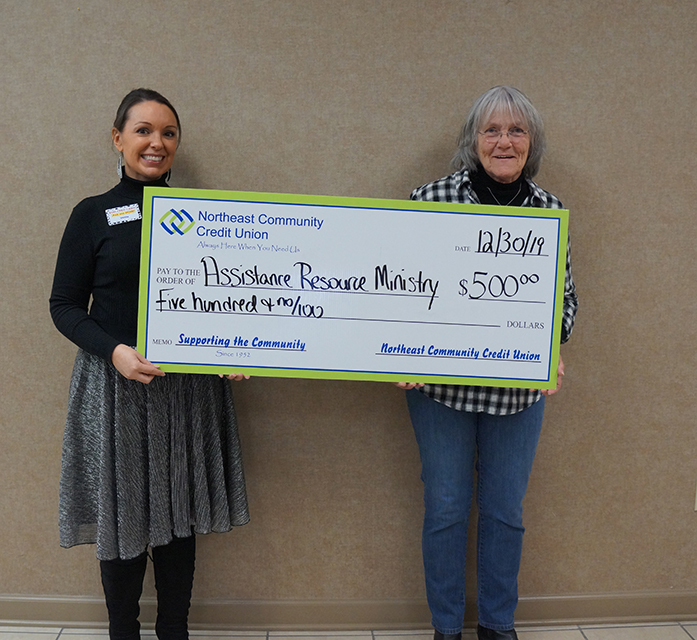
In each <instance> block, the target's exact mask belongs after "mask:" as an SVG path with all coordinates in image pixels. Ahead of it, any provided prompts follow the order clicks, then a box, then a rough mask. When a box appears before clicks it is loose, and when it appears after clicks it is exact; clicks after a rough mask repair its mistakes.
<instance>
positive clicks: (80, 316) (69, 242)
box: [50, 177, 166, 362]
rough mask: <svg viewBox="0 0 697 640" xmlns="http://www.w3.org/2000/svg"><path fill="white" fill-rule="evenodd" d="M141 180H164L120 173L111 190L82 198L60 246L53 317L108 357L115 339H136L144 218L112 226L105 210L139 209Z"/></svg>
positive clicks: (90, 349)
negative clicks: (130, 206)
mask: <svg viewBox="0 0 697 640" xmlns="http://www.w3.org/2000/svg"><path fill="white" fill-rule="evenodd" d="M145 186H166V183H165V181H164V179H160V180H157V181H155V182H140V181H138V180H132V179H131V178H127V177H124V178H122V179H121V182H120V183H119V184H117V185H116V186H115V187H114V188H113V189H111V190H110V191H107V192H106V193H103V194H102V195H99V196H94V197H92V198H87V199H85V200H83V201H82V202H80V204H78V205H77V206H76V207H75V209H73V213H72V214H71V216H70V219H69V220H68V224H67V226H66V228H65V232H64V233H63V239H62V240H61V244H60V249H59V250H58V260H57V262H56V272H55V276H54V278H53V289H52V291H51V299H50V308H51V317H52V318H53V322H54V323H55V325H56V327H57V328H58V330H59V331H60V332H61V333H62V334H63V335H64V336H66V337H67V338H68V339H69V340H72V341H73V342H74V343H75V344H76V345H77V346H78V347H81V348H82V349H84V350H85V351H87V352H89V353H92V354H94V355H97V356H100V357H102V358H104V359H105V360H107V361H109V362H111V354H112V352H113V350H114V348H115V347H116V346H117V345H118V344H122V343H123V344H127V345H131V346H135V344H136V334H137V324H138V279H139V267H140V232H141V226H142V220H134V221H132V222H123V223H121V224H117V225H113V226H110V225H109V224H108V222H107V214H106V210H107V209H114V208H116V207H122V206H127V205H132V204H137V205H138V207H139V209H140V211H141V213H142V210H143V187H145ZM90 297H91V298H92V303H91V304H90Z"/></svg>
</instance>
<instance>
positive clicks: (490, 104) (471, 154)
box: [453, 86, 547, 178]
mask: <svg viewBox="0 0 697 640" xmlns="http://www.w3.org/2000/svg"><path fill="white" fill-rule="evenodd" d="M501 112H503V113H505V114H507V115H510V116H511V117H512V118H514V119H518V118H520V119H522V120H523V122H524V127H525V129H527V131H528V132H529V134H530V150H529V151H528V159H527V161H526V163H525V167H523V175H524V176H525V177H526V178H533V177H534V176H535V175H536V174H537V172H538V171H539V170H540V163H541V162H542V156H543V155H544V152H545V148H546V146H547V145H546V142H545V131H544V126H543V124H542V117H541V116H540V114H539V112H538V111H537V109H535V107H534V106H533V105H532V102H530V100H529V99H528V97H527V96H526V95H525V94H524V93H523V92H522V91H519V90H518V89H515V88H514V87H508V86H498V87H493V88H491V89H489V90H488V91H486V92H485V93H483V94H482V95H481V96H479V97H478V98H477V99H476V100H475V101H474V104H473V105H472V108H471V109H470V111H469V113H468V114H467V120H465V124H464V125H463V127H462V131H461V132H460V137H459V138H458V140H457V151H456V153H455V157H454V158H453V166H454V167H455V168H456V169H467V170H468V171H474V170H476V169H477V167H478V166H479V154H478V153H477V133H478V131H479V129H480V127H481V126H482V125H483V124H484V123H485V122H486V120H488V119H489V118H490V117H491V115H492V114H493V113H501Z"/></svg>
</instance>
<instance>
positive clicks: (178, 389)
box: [59, 350, 249, 560]
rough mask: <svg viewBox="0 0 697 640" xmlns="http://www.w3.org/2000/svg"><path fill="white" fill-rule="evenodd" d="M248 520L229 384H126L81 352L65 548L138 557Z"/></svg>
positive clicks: (64, 510)
mask: <svg viewBox="0 0 697 640" xmlns="http://www.w3.org/2000/svg"><path fill="white" fill-rule="evenodd" d="M248 521H249V513H248V510H247V493H246V488H245V481H244V473H243V470H242V456H241V450H240V441H239V436H238V433H237V420H236V418H235V409H234V406H233V403H232V392H231V390H230V383H229V382H228V381H227V380H224V379H220V378H219V377H218V376H215V375H195V374H177V373H168V374H167V375H166V376H164V377H158V378H155V379H153V381H152V382H151V383H150V384H147V385H146V384H142V383H140V382H136V381H133V380H127V379H126V378H124V377H123V376H122V375H120V374H119V373H118V372H117V371H116V369H115V368H114V367H113V366H112V365H111V364H110V363H107V362H106V361H105V360H104V359H102V358H99V357H97V356H93V355H90V354H89V353H87V352H85V351H82V350H80V351H79V352H78V354H77V357H76V358H75V366H74V368H73V376H72V379H71V382H70V398H69V401H68V418H67V421H66V425H65V435H64V437H63V461H62V468H61V481H60V511H59V529H60V542H61V546H63V547H72V546H74V545H77V544H93V543H96V545H97V558H99V559H100V560H112V559H114V558H123V559H128V558H134V557H136V556H137V555H139V554H141V553H143V551H144V550H145V549H146V548H147V547H148V546H149V545H151V546H160V545H164V544H168V543H169V542H171V540H172V537H173V536H177V537H186V536H189V535H191V531H192V530H193V531H194V532H196V533H211V532H224V531H229V530H230V529H231V528H232V527H233V526H237V525H243V524H246V523H247V522H248Z"/></svg>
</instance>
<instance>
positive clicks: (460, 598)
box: [398, 86, 578, 640]
mask: <svg viewBox="0 0 697 640" xmlns="http://www.w3.org/2000/svg"><path fill="white" fill-rule="evenodd" d="M544 149H545V139H544V130H543V127H542V119H541V118H540V115H539V113H538V112H537V110H536V109H535V107H534V106H533V105H532V103H531V102H530V100H528V98H527V97H526V96H525V95H523V94H522V93H521V92H520V91H518V90H517V89H514V88H512V87H505V86H500V87H494V88H493V89H490V90H489V91H487V92H486V93H484V94H483V95H482V96H480V97H479V98H478V99H477V100H476V101H475V103H474V105H473V106H472V108H471V109H470V112H469V114H468V116H467V121H466V122H465V125H464V127H463V129H462V133H461V135H460V139H459V143H458V150H457V153H456V155H455V158H454V159H453V163H454V165H455V166H456V168H457V171H455V173H452V174H450V175H449V176H446V177H445V178H441V179H440V180H436V181H435V182H432V183H429V184H425V185H423V186H421V187H419V188H418V189H415V190H414V191H413V192H412V194H411V198H412V200H427V201H442V202H462V203H469V204H488V205H502V206H515V207H542V208H548V209H561V208H562V205H561V203H560V202H559V200H558V199H557V198H555V197H554V196H553V195H552V194H551V193H548V192H547V191H544V190H543V189H541V188H540V187H539V186H538V185H537V184H535V183H534V182H533V181H532V178H533V177H534V176H535V174H536V173H537V171H538V169H539V167H540V161H541V159H542V155H543V153H544ZM577 306H578V303H577V298H576V289H575V287H574V282H573V278H572V276H571V261H570V254H569V245H568V243H567V254H566V278H565V285H564V306H563V315H562V332H561V334H562V335H561V341H562V342H566V341H567V340H568V339H569V336H570V335H571V330H572V328H573V325H574V319H575V316H576V309H577ZM557 375H558V377H557V388H556V389H554V390H551V391H541V392H540V391H537V390H529V389H508V388H506V389H496V388H490V387H472V386H457V385H441V384H426V385H423V384H416V383H399V385H398V386H400V387H402V388H405V389H408V390H409V391H408V392H407V402H408V405H409V413H410V415H411V421H412V424H413V426H414V432H415V434H416V439H417V442H418V445H419V452H420V455H421V464H422V474H421V478H422V480H423V482H424V504H425V516H424V524H423V538H422V544H423V560H424V569H425V575H426V592H427V596H428V603H429V607H430V609H431V614H432V623H433V626H434V628H435V640H459V638H460V637H461V632H462V623H463V618H464V613H465V555H466V546H467V528H468V518H469V511H470V506H471V503H472V494H473V493H474V482H473V470H474V468H476V470H477V477H478V480H477V486H476V499H477V506H478V509H479V526H478V532H477V585H478V586H477V591H478V592H477V606H478V615H479V625H478V627H477V636H478V638H479V640H515V639H517V635H516V632H515V630H514V628H513V627H514V617H513V614H514V611H515V608H516V605H517V603H518V571H519V568H520V557H521V551H522V544H523V531H524V528H523V518H522V516H523V506H522V505H523V497H524V496H525V491H526V489H527V485H528V478H529V477H530V472H531V470H532V463H533V459H534V457H535V449H536V447H537V441H538V439H539V435H540V430H541V427H542V413H543V409H544V397H543V396H545V395H551V394H552V393H555V392H556V391H558V390H559V387H560V386H561V380H562V376H563V375H564V365H563V363H562V361H561V358H560V359H559V369H558V374H557Z"/></svg>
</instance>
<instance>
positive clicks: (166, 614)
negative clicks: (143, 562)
mask: <svg viewBox="0 0 697 640" xmlns="http://www.w3.org/2000/svg"><path fill="white" fill-rule="evenodd" d="M152 559H153V564H154V567H155V588H156V589H157V622H156V623H155V633H157V637H158V638H159V639H160V640H187V638H188V637H189V631H188V625H187V620H188V617H189V606H190V605H191V588H192V587H193V584H194V562H195V559H196V537H195V536H193V535H192V536H189V537H188V538H174V540H172V542H170V543H169V544H166V545H164V546H162V547H153V548H152Z"/></svg>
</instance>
